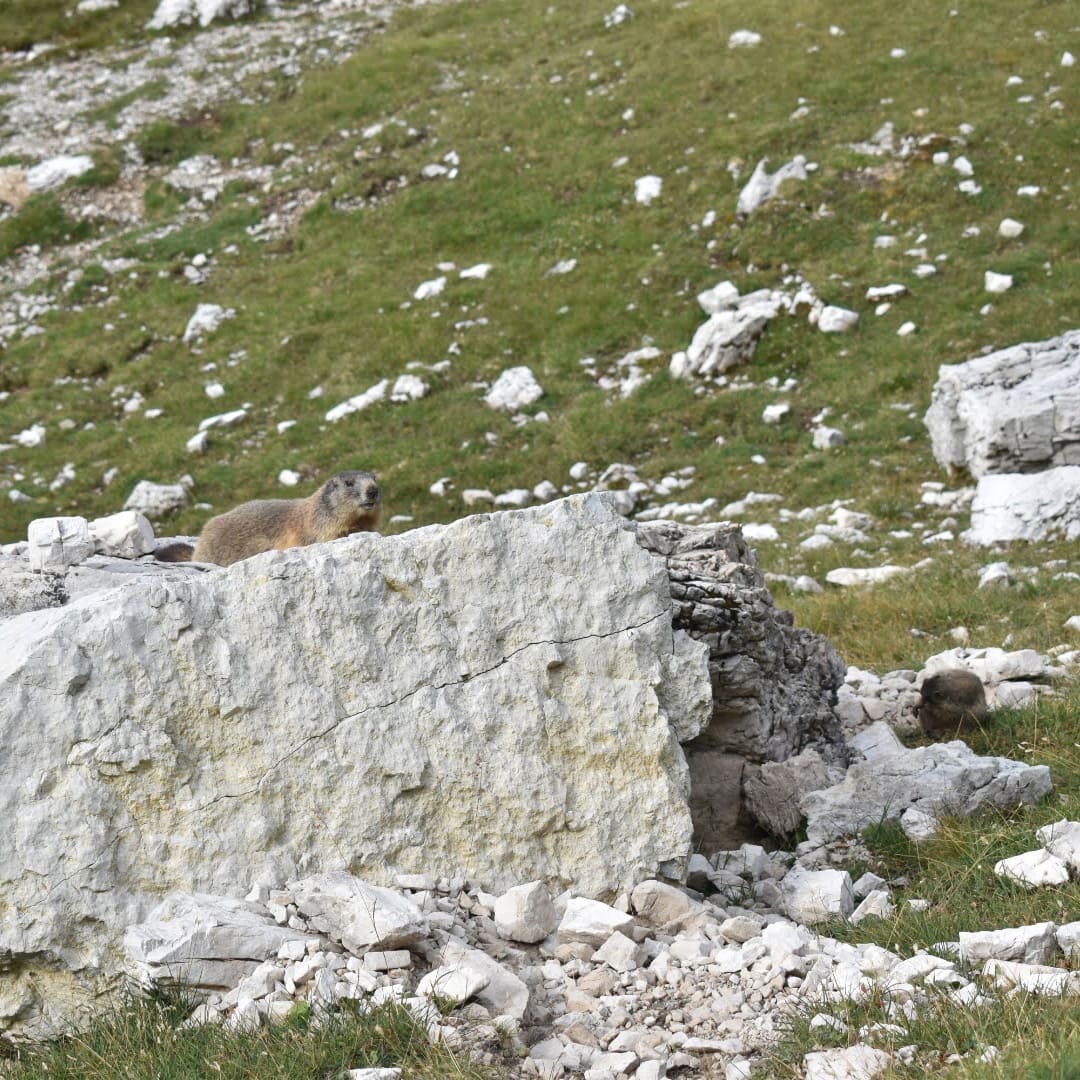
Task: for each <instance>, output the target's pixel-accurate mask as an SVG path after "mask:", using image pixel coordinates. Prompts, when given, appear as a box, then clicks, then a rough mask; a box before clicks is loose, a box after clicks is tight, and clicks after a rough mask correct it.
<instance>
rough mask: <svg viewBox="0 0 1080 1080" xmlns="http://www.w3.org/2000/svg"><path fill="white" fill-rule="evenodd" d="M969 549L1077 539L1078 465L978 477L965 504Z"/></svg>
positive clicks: (1079, 529) (1079, 511)
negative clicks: (967, 505) (968, 503)
mask: <svg viewBox="0 0 1080 1080" xmlns="http://www.w3.org/2000/svg"><path fill="white" fill-rule="evenodd" d="M962 535H963V539H964V540H966V541H967V542H968V543H969V544H999V543H1009V542H1011V541H1013V540H1048V539H1055V538H1061V539H1065V540H1075V539H1076V538H1077V537H1078V536H1080V466H1078V465H1061V466H1058V467H1057V468H1052V469H1046V470H1045V471H1044V472H1040V473H1000V474H992V475H988V476H984V477H982V478H981V479H980V480H979V483H978V486H977V487H976V489H975V498H974V499H973V500H972V503H971V527H970V528H969V529H968V530H967V531H966V532H964V533H963V534H962Z"/></svg>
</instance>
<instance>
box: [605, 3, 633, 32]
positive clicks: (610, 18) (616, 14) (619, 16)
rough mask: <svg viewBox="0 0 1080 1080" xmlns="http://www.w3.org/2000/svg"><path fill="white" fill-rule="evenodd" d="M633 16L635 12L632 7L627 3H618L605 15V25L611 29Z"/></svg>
mask: <svg viewBox="0 0 1080 1080" xmlns="http://www.w3.org/2000/svg"><path fill="white" fill-rule="evenodd" d="M633 17H634V13H633V11H631V10H630V8H628V7H627V6H626V5H625V4H618V5H616V6H615V7H614V8H613V9H612V10H611V11H609V12H608V13H607V15H605V16H604V26H605V27H606V28H607V29H608V30H610V29H611V28H612V27H613V26H621V25H622V24H623V23H624V22H626V21H627V20H629V19H632V18H633Z"/></svg>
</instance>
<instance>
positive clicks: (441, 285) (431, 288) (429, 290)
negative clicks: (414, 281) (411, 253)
mask: <svg viewBox="0 0 1080 1080" xmlns="http://www.w3.org/2000/svg"><path fill="white" fill-rule="evenodd" d="M445 288H446V276H445V275H443V276H441V277H437V278H432V279H431V280H430V281H422V282H420V284H419V285H417V286H416V288H415V289H414V290H413V299H414V300H430V299H431V298H432V297H435V296H438V295H439V293H441V292H442V291H443V289H445Z"/></svg>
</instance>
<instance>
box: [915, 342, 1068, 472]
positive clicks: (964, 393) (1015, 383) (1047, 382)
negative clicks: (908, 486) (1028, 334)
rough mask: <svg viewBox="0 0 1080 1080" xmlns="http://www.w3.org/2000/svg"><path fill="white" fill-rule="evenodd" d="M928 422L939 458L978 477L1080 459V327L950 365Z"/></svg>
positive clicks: (937, 388) (939, 384) (943, 369)
mask: <svg viewBox="0 0 1080 1080" xmlns="http://www.w3.org/2000/svg"><path fill="white" fill-rule="evenodd" d="M926 426H927V428H928V429H929V431H930V441H931V444H932V446H933V451H934V457H935V458H936V459H937V461H938V463H939V464H940V465H942V466H943V467H944V468H948V469H953V468H966V469H967V470H968V471H969V472H970V473H971V475H972V476H974V477H976V479H978V478H980V477H983V476H986V475H988V474H990V473H1030V472H1038V471H1040V470H1042V469H1047V468H1051V467H1054V466H1059V465H1080V330H1070V331H1069V332H1068V333H1066V334H1062V335H1061V336H1060V337H1056V338H1051V339H1049V340H1047V341H1038V342H1028V343H1025V344H1022V345H1013V346H1011V347H1009V348H1007V349H999V350H998V351H997V352H993V353H990V354H989V355H987V356H978V357H975V358H974V359H972V360H968V361H966V362H965V363H963V364H943V365H942V366H941V368H940V371H939V374H938V381H937V383H936V384H935V386H934V392H933V397H932V399H931V402H930V408H929V409H928V410H927V413H926Z"/></svg>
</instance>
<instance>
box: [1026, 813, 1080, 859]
mask: <svg viewBox="0 0 1080 1080" xmlns="http://www.w3.org/2000/svg"><path fill="white" fill-rule="evenodd" d="M1035 838H1036V839H1037V840H1038V841H1039V843H1040V844H1042V846H1043V847H1044V848H1046V850H1047V851H1049V852H1050V853H1051V854H1052V855H1056V856H1057V857H1058V858H1059V859H1061V860H1062V861H1063V862H1065V863H1067V864H1068V866H1069V867H1071V868H1072V869H1073V870H1075V871H1077V872H1078V873H1080V821H1069V820H1067V819H1066V818H1062V819H1061V821H1055V822H1054V823H1053V824H1052V825H1044V826H1043V827H1042V828H1041V829H1039V830H1038V831H1037V832H1036V833H1035Z"/></svg>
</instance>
